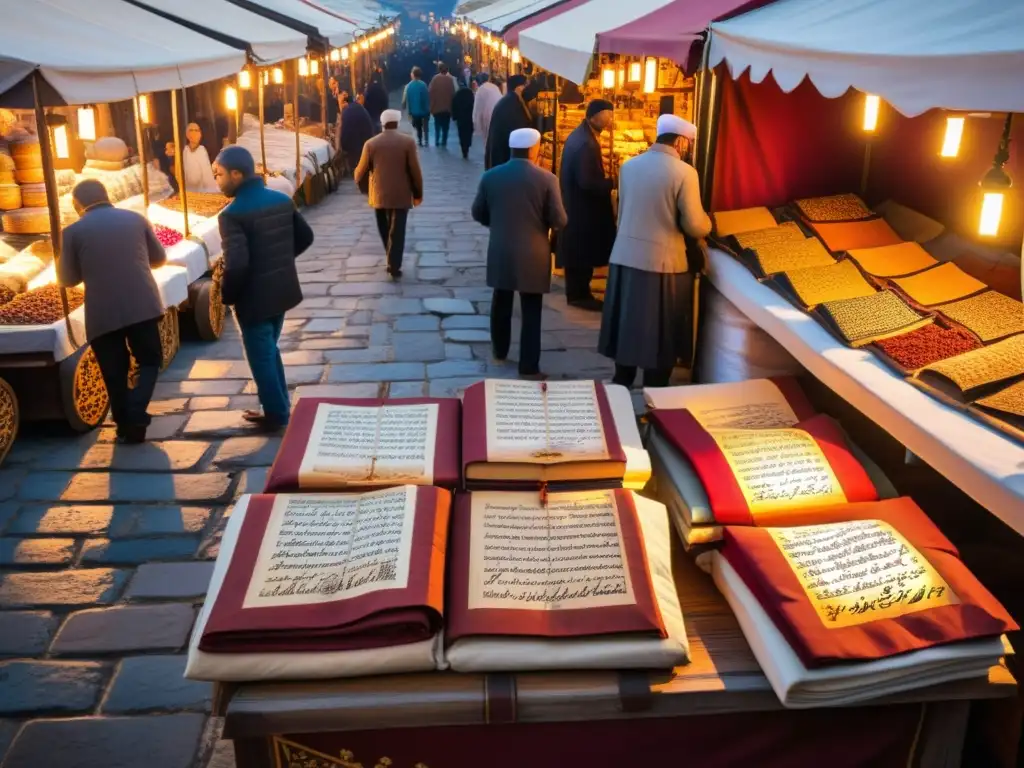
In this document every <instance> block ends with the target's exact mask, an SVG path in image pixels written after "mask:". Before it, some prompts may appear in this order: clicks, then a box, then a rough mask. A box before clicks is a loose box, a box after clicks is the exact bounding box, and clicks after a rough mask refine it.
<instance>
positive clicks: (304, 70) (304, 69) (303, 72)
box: [299, 58, 309, 77]
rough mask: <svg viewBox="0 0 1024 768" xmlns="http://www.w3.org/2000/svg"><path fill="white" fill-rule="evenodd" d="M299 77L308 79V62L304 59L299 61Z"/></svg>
mask: <svg viewBox="0 0 1024 768" xmlns="http://www.w3.org/2000/svg"><path fill="white" fill-rule="evenodd" d="M299 75H300V76H301V77H309V62H308V61H306V59H304V58H302V59H299Z"/></svg>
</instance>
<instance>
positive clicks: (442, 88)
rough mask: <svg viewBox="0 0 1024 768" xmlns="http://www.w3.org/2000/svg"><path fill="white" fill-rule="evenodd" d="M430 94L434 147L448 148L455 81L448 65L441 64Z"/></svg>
mask: <svg viewBox="0 0 1024 768" xmlns="http://www.w3.org/2000/svg"><path fill="white" fill-rule="evenodd" d="M427 90H428V92H429V93H430V114H431V115H433V117H434V146H437V147H447V146H448V129H449V128H450V127H451V122H452V99H454V98H455V81H454V80H452V78H451V76H450V75H449V74H448V65H447V64H445V63H443V62H442V63H441V65H440V66H439V67H438V72H437V74H436V75H434V79H433V80H431V81H430V87H429V88H428V89H427Z"/></svg>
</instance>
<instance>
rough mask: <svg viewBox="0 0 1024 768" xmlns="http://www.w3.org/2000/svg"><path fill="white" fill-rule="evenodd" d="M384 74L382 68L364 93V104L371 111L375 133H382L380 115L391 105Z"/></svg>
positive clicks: (371, 120)
mask: <svg viewBox="0 0 1024 768" xmlns="http://www.w3.org/2000/svg"><path fill="white" fill-rule="evenodd" d="M383 78H384V74H383V72H381V71H380V70H378V71H377V72H375V73H374V74H373V78H372V79H371V80H370V82H369V84H368V85H367V86H366V91H365V92H364V93H363V106H364V107H366V111H367V112H369V113H370V122H371V123H372V124H373V132H374V134H377V133H380V116H381V115H382V114H383V113H384V110H385V109H387V108H388V107H389V106H390V103H389V99H388V92H387V90H385V88H384V84H383V82H382V81H383Z"/></svg>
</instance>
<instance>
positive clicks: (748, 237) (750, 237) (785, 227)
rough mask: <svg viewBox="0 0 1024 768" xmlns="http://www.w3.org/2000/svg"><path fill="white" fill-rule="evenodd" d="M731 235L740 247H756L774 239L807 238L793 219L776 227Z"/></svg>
mask: <svg viewBox="0 0 1024 768" xmlns="http://www.w3.org/2000/svg"><path fill="white" fill-rule="evenodd" d="M733 237H735V238H736V243H737V244H738V245H739V247H740V248H757V246H759V245H765V244H766V243H771V242H774V241H776V240H789V241H791V242H792V241H796V242H801V241H803V240H806V239H807V236H806V235H804V233H803V231H802V230H801V229H800V225H799V224H797V223H796V222H795V221H786V222H783V223H782V224H779V226H777V227H767V228H766V229H755V230H753V231H751V232H739V233H737V234H736V235H733Z"/></svg>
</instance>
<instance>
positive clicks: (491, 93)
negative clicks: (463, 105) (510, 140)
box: [473, 72, 501, 142]
mask: <svg viewBox="0 0 1024 768" xmlns="http://www.w3.org/2000/svg"><path fill="white" fill-rule="evenodd" d="M478 80H479V82H480V87H479V88H477V89H476V100H475V101H474V102H473V127H474V128H475V129H476V132H477V134H479V135H480V136H481V137H482V138H483V140H484V142H486V141H487V135H488V133H490V130H491V113H492V112H494V107H495V106H496V105H497V103H498V102H499V101H500V100H501V90H500V89H499V88H498V86H496V85H495V84H494V83H492V82H491V81H490V77H489V76H488V74H487V73H486V72H481V73H480V75H479V77H478Z"/></svg>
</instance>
